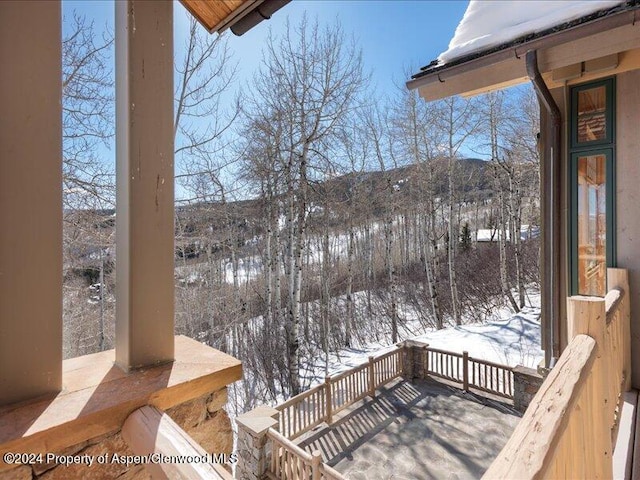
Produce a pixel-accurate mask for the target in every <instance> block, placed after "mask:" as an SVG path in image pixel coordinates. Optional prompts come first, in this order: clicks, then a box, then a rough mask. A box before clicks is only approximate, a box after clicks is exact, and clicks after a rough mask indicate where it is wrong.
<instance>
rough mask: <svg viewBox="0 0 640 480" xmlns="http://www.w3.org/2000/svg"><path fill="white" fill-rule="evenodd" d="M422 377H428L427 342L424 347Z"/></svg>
mask: <svg viewBox="0 0 640 480" xmlns="http://www.w3.org/2000/svg"><path fill="white" fill-rule="evenodd" d="M424 378H429V344H427V345H426V346H425V347H424Z"/></svg>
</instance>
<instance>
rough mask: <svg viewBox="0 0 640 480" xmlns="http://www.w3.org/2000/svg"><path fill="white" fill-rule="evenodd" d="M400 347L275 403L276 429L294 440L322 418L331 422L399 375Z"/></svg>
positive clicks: (400, 370)
mask: <svg viewBox="0 0 640 480" xmlns="http://www.w3.org/2000/svg"><path fill="white" fill-rule="evenodd" d="M402 352H403V347H398V348H395V349H394V350H391V351H390V352H387V353H385V354H384V355H380V356H378V357H369V361H368V362H367V363H365V364H363V365H360V366H358V367H355V368H352V369H351V370H347V371H345V372H342V373H340V374H338V375H335V376H333V377H327V378H326V379H325V382H324V384H322V385H317V386H315V387H313V388H311V389H309V390H307V391H306V392H303V393H301V394H300V395H296V396H295V397H293V398H291V399H289V400H287V401H286V402H284V403H283V404H281V405H278V406H277V407H276V409H277V410H279V411H280V420H279V430H280V433H282V434H283V435H284V436H285V437H286V438H288V439H290V440H293V439H295V438H297V437H299V436H300V435H302V434H304V433H306V432H308V431H309V430H311V429H312V428H314V427H316V426H318V425H320V424H321V423H323V422H327V423H332V422H333V416H334V415H335V414H336V413H338V412H340V411H341V410H344V409H345V408H347V407H349V406H350V405H353V404H354V403H356V402H357V401H358V400H361V399H363V398H364V397H366V396H367V395H369V396H373V395H374V394H375V390H376V388H379V387H381V386H382V385H384V384H386V383H388V382H390V381H391V380H393V379H395V378H397V377H399V376H400V375H402Z"/></svg>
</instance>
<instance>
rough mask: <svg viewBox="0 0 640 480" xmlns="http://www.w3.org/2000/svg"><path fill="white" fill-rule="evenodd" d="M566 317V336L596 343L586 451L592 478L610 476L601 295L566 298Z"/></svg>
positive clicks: (606, 378) (604, 311)
mask: <svg viewBox="0 0 640 480" xmlns="http://www.w3.org/2000/svg"><path fill="white" fill-rule="evenodd" d="M567 318H568V320H569V322H568V323H569V325H568V330H569V331H568V333H569V338H570V339H573V338H575V337H576V335H580V334H585V335H588V336H590V337H591V338H593V339H594V340H595V342H596V348H595V351H596V358H595V360H594V362H593V366H592V368H591V376H592V380H591V381H590V382H589V383H590V387H591V391H590V392H589V393H588V396H590V397H591V398H590V400H591V401H589V402H588V404H590V406H591V407H592V408H591V410H592V411H591V412H588V413H587V415H589V413H590V418H592V420H593V421H592V424H591V429H592V432H593V435H592V437H591V438H590V440H592V441H593V444H592V445H591V446H590V447H591V448H589V451H591V452H593V454H594V459H593V460H594V461H593V465H594V471H593V478H598V479H600V478H610V477H611V472H612V468H613V464H612V445H611V427H612V426H613V418H609V415H608V412H609V402H610V401H612V399H610V398H608V397H609V394H608V390H609V389H608V387H607V381H608V372H607V368H606V358H605V357H604V355H606V350H605V348H606V347H605V329H606V325H607V314H606V310H605V303H604V299H603V298H599V297H580V296H575V297H569V298H568V299H567Z"/></svg>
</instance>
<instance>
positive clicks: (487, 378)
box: [423, 347, 513, 398]
mask: <svg viewBox="0 0 640 480" xmlns="http://www.w3.org/2000/svg"><path fill="white" fill-rule="evenodd" d="M423 355H426V357H427V359H426V368H427V372H428V373H429V375H431V376H434V377H439V378H443V379H445V380H448V381H450V382H455V383H459V384H460V385H461V386H462V389H463V390H465V391H467V390H469V388H475V389H477V390H480V391H483V392H486V393H490V394H493V395H497V396H500V397H504V398H513V368H512V367H510V366H508V365H501V364H499V363H494V362H490V361H488V360H481V359H479V358H473V357H470V356H469V354H468V353H467V352H462V354H460V353H453V352H447V351H446V350H439V349H437V348H430V347H428V348H426V349H424V354H423Z"/></svg>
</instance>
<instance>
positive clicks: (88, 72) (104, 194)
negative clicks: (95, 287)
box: [62, 14, 115, 208]
mask: <svg viewBox="0 0 640 480" xmlns="http://www.w3.org/2000/svg"><path fill="white" fill-rule="evenodd" d="M112 48H113V36H112V34H111V33H109V32H106V31H102V33H100V32H99V31H98V29H97V28H96V26H95V24H94V23H93V22H89V21H87V19H86V18H85V17H81V16H78V15H76V14H74V16H73V21H72V22H71V25H70V27H69V31H68V33H67V34H66V35H65V36H64V38H63V40H62V137H63V141H62V149H63V183H64V190H63V192H64V201H65V204H66V206H67V207H70V208H77V207H80V208H107V207H113V205H114V204H115V202H114V188H115V177H114V174H113V164H110V163H109V162H107V159H105V158H101V157H100V155H99V151H98V150H99V148H102V149H104V150H105V151H106V149H107V146H108V142H109V139H111V138H112V137H113V135H114V118H113V99H114V95H115V91H114V86H113V79H112V72H113V70H112V69H111V68H109V65H108V59H109V52H110V50H111V49H112Z"/></svg>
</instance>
